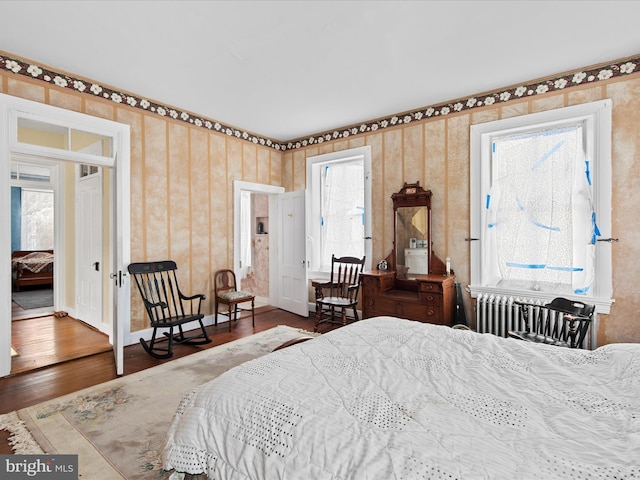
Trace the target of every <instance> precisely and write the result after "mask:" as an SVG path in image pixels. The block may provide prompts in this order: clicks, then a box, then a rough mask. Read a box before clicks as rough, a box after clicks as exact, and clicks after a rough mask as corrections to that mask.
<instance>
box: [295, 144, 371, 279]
mask: <svg viewBox="0 0 640 480" xmlns="http://www.w3.org/2000/svg"><path fill="white" fill-rule="evenodd" d="M307 190H308V201H307V234H308V236H307V241H308V251H309V253H310V256H309V258H310V262H311V264H310V271H311V274H312V275H320V276H321V275H322V274H323V273H328V272H330V271H331V256H332V255H335V256H336V257H343V256H349V257H357V258H362V257H363V256H366V265H365V267H366V268H370V265H371V147H359V148H354V149H349V150H344V151H340V152H335V153H330V154H325V155H318V156H315V157H309V158H307Z"/></svg>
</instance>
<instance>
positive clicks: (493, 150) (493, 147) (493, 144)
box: [491, 142, 496, 153]
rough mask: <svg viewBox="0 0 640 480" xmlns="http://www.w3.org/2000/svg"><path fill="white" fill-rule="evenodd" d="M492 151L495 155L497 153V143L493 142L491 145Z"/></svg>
mask: <svg viewBox="0 0 640 480" xmlns="http://www.w3.org/2000/svg"><path fill="white" fill-rule="evenodd" d="M491 151H492V152H493V153H496V142H493V143H492V144H491Z"/></svg>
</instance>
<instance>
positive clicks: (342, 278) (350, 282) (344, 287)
mask: <svg viewBox="0 0 640 480" xmlns="http://www.w3.org/2000/svg"><path fill="white" fill-rule="evenodd" d="M364 261H365V257H362V258H356V257H336V256H335V255H332V257H331V279H330V283H331V285H330V293H329V296H331V297H341V298H349V299H350V300H353V299H354V298H355V297H356V296H357V295H358V289H359V287H360V273H361V272H362V268H363V266H364Z"/></svg>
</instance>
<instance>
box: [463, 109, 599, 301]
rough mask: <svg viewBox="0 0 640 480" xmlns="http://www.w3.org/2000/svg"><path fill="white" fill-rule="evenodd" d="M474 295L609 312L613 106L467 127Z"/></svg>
mask: <svg viewBox="0 0 640 480" xmlns="http://www.w3.org/2000/svg"><path fill="white" fill-rule="evenodd" d="M471 201H472V209H471V229H472V232H471V233H472V234H471V240H472V249H471V252H472V259H471V260H472V264H471V283H472V285H471V290H472V295H474V294H477V293H480V292H484V293H488V292H492V293H501V294H504V293H507V294H510V295H517V296H522V297H530V298H531V297H533V298H540V299H549V298H553V297H556V296H564V297H570V298H571V297H573V298H575V297H590V299H591V303H600V304H602V305H604V306H605V308H600V311H605V310H607V309H608V306H609V305H610V302H611V300H610V297H611V294H612V291H611V290H612V287H611V285H612V282H611V246H610V243H607V242H603V240H606V238H604V237H605V236H608V235H609V234H610V229H611V102H610V101H609V100H604V101H599V102H593V103H588V104H583V105H578V106H573V107H567V108H562V109H558V110H553V111H549V112H542V113H537V114H531V115H525V116H521V117H514V118H510V119H505V120H498V121H495V122H489V123H485V124H479V125H474V126H472V127H471Z"/></svg>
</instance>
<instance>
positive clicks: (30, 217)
mask: <svg viewBox="0 0 640 480" xmlns="http://www.w3.org/2000/svg"><path fill="white" fill-rule="evenodd" d="M20 223H21V225H20V237H21V238H20V249H21V250H53V232H54V225H53V192H52V191H43V190H32V189H27V188H23V189H22V212H21V216H20Z"/></svg>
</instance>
